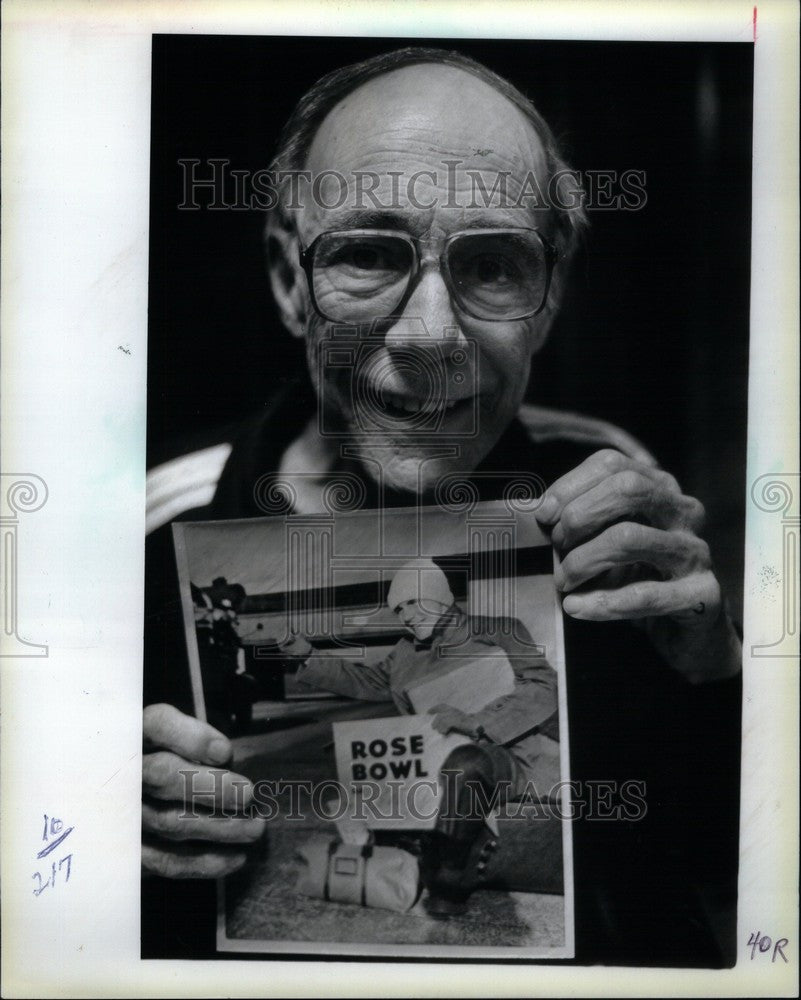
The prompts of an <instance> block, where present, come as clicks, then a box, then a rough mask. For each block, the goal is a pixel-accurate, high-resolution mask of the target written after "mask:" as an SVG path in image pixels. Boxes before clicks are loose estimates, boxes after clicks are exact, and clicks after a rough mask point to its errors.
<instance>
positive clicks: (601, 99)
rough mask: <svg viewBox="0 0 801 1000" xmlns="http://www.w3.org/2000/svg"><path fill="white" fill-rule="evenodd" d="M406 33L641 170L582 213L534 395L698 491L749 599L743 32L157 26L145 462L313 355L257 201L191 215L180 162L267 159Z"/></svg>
mask: <svg viewBox="0 0 801 1000" xmlns="http://www.w3.org/2000/svg"><path fill="white" fill-rule="evenodd" d="M405 44H422V45H426V44H431V45H435V46H439V47H443V48H451V49H458V50H459V51H462V52H464V53H466V54H468V55H471V56H473V57H475V58H477V59H478V60H480V61H481V62H484V63H485V64H486V65H487V66H489V67H490V68H491V69H494V70H495V71H496V72H498V73H500V74H501V75H502V76H505V77H507V78H508V79H509V80H511V81H512V82H513V83H514V84H516V85H517V86H518V87H519V88H520V89H521V90H522V91H523V92H524V93H526V94H527V95H528V96H530V97H531V98H532V99H533V100H534V103H535V104H536V105H537V107H538V108H539V110H540V111H541V112H542V113H543V115H544V116H545V118H546V120H547V121H548V122H549V123H550V125H551V127H552V128H553V130H554V132H555V133H556V135H557V136H558V137H559V138H560V140H561V141H562V143H563V147H564V149H565V153H566V158H567V160H568V162H569V163H570V165H571V166H573V167H574V168H576V169H578V170H582V171H586V170H617V171H621V172H622V171H624V170H630V169H633V170H643V171H645V173H646V177H647V180H646V192H647V196H648V200H647V204H646V205H645V207H644V208H642V209H641V210H639V211H635V212H622V211H606V212H602V211H593V212H591V213H590V215H591V230H590V233H589V235H588V237H587V239H586V243H585V247H584V248H583V250H582V252H581V254H580V257H579V259H578V261H577V264H576V267H575V271H574V275H573V281H572V285H571V289H570V292H569V294H568V296H567V300H566V302H565V305H564V308H563V311H562V314H561V315H560V317H559V318H558V320H557V322H556V324H555V326H554V328H553V331H552V334H551V337H550V340H549V342H548V344H547V345H546V347H545V348H544V349H543V351H542V352H541V353H540V354H538V355H537V356H535V359H534V364H533V367H532V380H531V386H530V389H529V399H530V400H531V401H534V402H537V403H540V404H543V405H552V406H558V407H561V408H564V409H569V410H575V411H579V412H583V413H587V414H590V415H593V416H597V417H602V418H604V419H607V420H610V421H612V422H614V423H616V424H619V425H620V426H622V427H624V428H625V429H626V430H628V431H629V432H630V433H632V434H634V435H635V436H636V437H638V438H639V439H640V440H641V441H642V442H643V443H644V444H646V445H647V446H648V447H649V448H650V449H651V450H652V451H653V452H654V453H655V454H656V455H657V457H658V458H659V459H660V461H661V463H662V464H663V465H664V467H666V468H668V469H669V470H670V471H672V472H673V473H674V474H675V475H676V476H677V478H678V479H679V481H680V483H681V484H682V486H683V488H684V489H685V491H686V492H688V493H692V494H694V495H695V496H698V497H699V498H700V499H701V500H702V501H703V503H704V504H705V505H706V507H707V510H708V513H709V521H710V524H709V528H708V537H709V540H710V543H711V544H712V547H713V552H714V554H715V556H716V559H717V562H718V568H719V572H720V575H721V577H722V578H723V580H724V583H725V584H726V587H727V590H728V592H729V594H730V597H731V599H732V603H733V605H734V610H735V613H739V611H740V607H741V590H742V562H743V523H744V498H745V458H746V393H747V371H748V311H749V283H750V226H751V216H750V207H751V188H750V184H751V115H752V80H753V47H752V46H751V45H750V44H732V43H662V42H659V43H645V42H642V43H641V42H557V41H549V42H540V41H526V40H514V41H482V40H470V41H464V40H453V41H451V40H444V39H431V40H424V39H408V40H406V39H400V38H393V39H364V38H294V37H237V36H182V35H161V36H154V40H153V91H152V93H153V118H152V146H151V163H152V172H151V183H152V188H151V217H150V239H151V255H150V299H149V324H150V326H149V358H148V458H149V463H150V464H151V465H153V464H157V463H158V462H160V461H163V460H165V459H166V458H169V457H171V456H173V455H175V454H178V453H180V452H181V451H182V450H184V449H186V448H187V447H189V446H192V445H195V444H198V445H199V444H208V443H213V442H214V440H215V439H218V440H221V439H222V436H221V435H222V434H223V433H224V431H223V430H222V428H224V427H225V426H226V425H231V424H232V423H235V422H236V421H237V420H239V419H241V418H242V417H244V416H246V415H248V414H250V413H252V412H253V411H254V410H257V409H258V408H259V407H260V406H261V405H262V403H263V402H264V400H266V399H268V398H269V397H270V396H271V395H272V392H273V390H274V388H275V387H276V386H277V385H278V384H279V383H280V381H281V380H283V379H286V378H287V377H289V376H290V375H291V374H292V373H295V372H297V371H298V368H299V367H300V366H302V365H303V364H304V360H303V356H302V352H301V348H300V345H299V344H298V342H297V341H295V340H293V339H292V338H291V337H290V336H289V335H288V334H287V333H285V332H284V331H283V329H282V328H281V326H280V323H279V321H278V318H277V313H276V310H275V307H274V306H273V304H272V301H271V297H270V291H269V287H268V283H267V278H266V274H265V271H264V266H263V262H262V248H261V229H262V226H263V216H262V214H261V213H260V212H258V211H218V212H215V211H209V210H207V209H205V208H204V209H201V210H199V211H195V212H192V211H186V210H179V208H178V206H179V204H180V203H181V200H182V197H183V195H182V183H181V181H182V171H181V168H180V167H179V164H178V160H179V159H183V158H191V157H194V158H198V159H200V160H201V161H206V160H208V159H209V158H211V157H215V156H216V157H221V158H226V159H228V160H229V161H230V163H231V168H232V169H248V170H251V171H256V170H259V169H263V168H267V167H268V166H269V163H270V159H271V157H272V153H273V151H274V147H275V143H276V139H277V136H278V132H279V130H280V128H281V127H282V125H283V124H284V122H285V121H286V119H287V118H288V116H289V114H290V112H291V110H292V108H293V106H294V104H295V103H296V101H297V100H298V98H299V97H300V95H301V94H302V93H303V92H304V91H305V90H306V89H308V87H309V86H311V84H313V83H314V82H315V81H316V80H317V79H318V78H319V77H320V76H321V75H322V74H323V73H325V72H327V71H329V70H330V69H333V68H336V67H339V66H343V65H345V64H347V63H351V62H355V61H359V60H361V59H365V58H368V57H369V56H371V55H374V54H376V53H378V52H383V51H387V50H390V49H393V48H396V47H400V46H401V45H405ZM199 200H201V199H199Z"/></svg>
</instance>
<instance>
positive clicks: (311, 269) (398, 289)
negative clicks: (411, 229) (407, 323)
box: [300, 228, 557, 324]
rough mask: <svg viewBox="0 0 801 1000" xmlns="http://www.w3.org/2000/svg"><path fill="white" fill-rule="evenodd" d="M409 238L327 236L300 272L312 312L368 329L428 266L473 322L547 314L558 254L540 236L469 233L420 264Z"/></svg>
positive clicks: (367, 232) (371, 232)
mask: <svg viewBox="0 0 801 1000" xmlns="http://www.w3.org/2000/svg"><path fill="white" fill-rule="evenodd" d="M421 242H422V241H421V240H418V239H416V238H415V237H413V236H409V235H408V234H407V233H398V232H392V231H389V232H387V231H384V230H379V229H349V230H345V231H342V232H329V233H322V234H321V235H320V236H318V237H317V238H316V239H315V240H314V242H313V243H312V244H311V245H310V246H309V247H308V248H307V249H305V250H303V249H301V251H300V264H301V267H302V268H303V270H304V272H305V274H306V280H307V281H308V283H309V292H310V294H311V299H312V304H313V305H314V308H315V309H316V310H317V312H318V313H319V314H320V315H321V316H322V317H323V318H325V319H327V320H329V321H331V322H334V323H353V324H357V323H367V322H371V321H373V320H376V319H384V318H386V317H388V316H391V315H393V314H395V313H396V312H397V311H398V310H400V309H401V308H402V307H403V305H404V304H405V302H406V300H407V299H408V298H409V296H410V295H411V293H412V290H413V289H414V287H415V285H416V284H417V281H418V279H419V276H420V273H421V271H422V269H423V265H424V264H431V265H433V266H435V267H437V268H438V270H439V271H440V273H441V274H442V277H443V279H444V281H445V285H446V287H447V288H448V291H449V293H450V295H451V298H452V300H453V302H454V303H455V304H456V306H457V307H458V308H459V309H460V310H462V311H463V312H465V313H466V314H467V315H468V316H472V317H473V318H474V319H481V320H487V321H489V322H494V323H500V322H509V321H510V320H518V319H526V318H528V317H529V316H536V314H537V313H539V312H541V311H542V309H543V307H544V306H545V302H546V300H547V298H548V289H549V287H550V283H551V273H552V271H553V267H554V264H555V263H556V260H557V253H556V250H555V249H554V247H553V246H552V245H551V244H550V243H549V242H548V240H547V239H546V238H545V237H544V236H542V235H541V234H540V233H539V232H538V231H537V230H536V229H522V228H521V229H471V230H467V231H465V232H459V233H453V234H452V235H451V236H449V237H447V238H446V239H445V240H444V241H442V244H441V246H442V250H441V253H440V254H439V257H437V256H434V255H432V256H428V257H426V258H425V259H423V258H421V252H420V244H421Z"/></svg>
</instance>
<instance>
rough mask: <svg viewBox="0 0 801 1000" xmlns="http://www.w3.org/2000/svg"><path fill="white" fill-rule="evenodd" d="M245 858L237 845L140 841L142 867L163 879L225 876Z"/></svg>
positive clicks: (237, 867) (239, 866) (238, 866)
mask: <svg viewBox="0 0 801 1000" xmlns="http://www.w3.org/2000/svg"><path fill="white" fill-rule="evenodd" d="M247 859H248V856H247V854H246V853H245V851H244V850H242V849H241V848H237V847H209V846H208V845H207V844H191V843H187V844H168V845H166V844H156V843H150V842H148V841H145V842H144V843H143V844H142V868H143V869H144V870H145V872H147V873H148V874H150V875H160V876H161V877H162V878H224V877H225V876H226V875H231V874H232V873H233V872H235V871H239V869H240V868H242V867H243V866H244V864H245V863H246V861H247Z"/></svg>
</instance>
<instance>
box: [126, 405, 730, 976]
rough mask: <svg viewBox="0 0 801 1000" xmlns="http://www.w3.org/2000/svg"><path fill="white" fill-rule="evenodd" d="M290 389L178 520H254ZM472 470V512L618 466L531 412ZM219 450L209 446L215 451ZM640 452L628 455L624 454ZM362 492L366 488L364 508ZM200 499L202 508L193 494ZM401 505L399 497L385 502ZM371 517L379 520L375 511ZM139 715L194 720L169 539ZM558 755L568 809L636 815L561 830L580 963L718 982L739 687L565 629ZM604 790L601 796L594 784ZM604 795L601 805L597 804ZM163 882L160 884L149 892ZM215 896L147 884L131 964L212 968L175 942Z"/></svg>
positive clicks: (156, 538)
mask: <svg viewBox="0 0 801 1000" xmlns="http://www.w3.org/2000/svg"><path fill="white" fill-rule="evenodd" d="M307 400H308V404H307V405H306V406H304V405H303V396H302V394H299V390H298V389H297V387H294V386H293V387H290V388H289V389H287V390H286V391H285V392H284V393H282V394H279V396H278V397H277V398H276V399H275V400H274V401H273V403H272V404H271V405H270V406H269V407H267V408H266V409H265V411H264V412H262V413H261V414H259V415H258V416H257V417H256V418H254V419H253V420H252V421H251V422H249V423H248V424H247V425H245V426H244V427H243V428H242V429H241V431H240V433H239V435H238V436H237V438H236V439H235V440H229V442H228V444H227V445H226V447H225V448H224V449H223V452H219V451H218V452H217V453H215V454H216V455H217V457H218V458H219V456H220V454H223V455H224V456H227V457H226V461H225V465H224V468H223V469H222V474H221V475H220V476H219V479H218V480H216V481H215V483H214V484H213V485H212V486H211V487H209V488H208V496H209V499H208V501H207V503H206V505H205V506H203V507H201V508H198V509H194V510H189V511H186V512H185V513H183V514H181V515H180V516H181V517H182V518H184V519H207V518H224V517H253V516H259V515H260V514H262V513H263V511H261V510H260V509H259V506H258V503H257V502H256V499H255V498H254V484H255V483H256V481H257V480H258V479H259V477H260V476H262V475H264V474H265V473H269V472H275V471H276V470H277V469H278V464H279V461H280V458H281V455H282V453H283V450H284V449H285V447H286V446H287V444H288V443H289V442H290V441H292V440H294V438H295V437H296V436H297V435H298V434H299V433H300V431H301V430H302V428H303V426H304V424H305V422H306V420H307V419H308V415H309V413H310V412H313V410H312V409H311V407H312V406H313V405H314V403H313V400H312V399H311V397H307ZM521 417H522V419H521V420H519V421H516V422H515V423H513V424H512V425H511V426H510V427H509V429H508V430H507V432H506V433H505V434H504V436H503V437H502V439H501V440H500V441H499V443H498V445H497V446H496V448H495V449H494V451H493V452H492V453H491V455H490V456H489V457H488V458H487V460H486V461H485V462H484V463H483V464H482V466H481V468H480V470H479V471H480V472H481V473H482V475H481V476H478V477H476V479H475V485H476V488H477V490H478V492H479V495H480V497H481V499H495V498H497V497H498V496H500V495H501V491H502V489H503V484H504V482H505V481H508V473H507V472H506V471H505V470H508V469H515V470H521V471H524V470H525V471H530V472H532V473H534V474H536V475H537V476H539V477H540V478H541V479H542V480H543V481H544V482H545V483H546V484H549V483H551V482H553V481H554V480H555V479H557V478H558V477H559V476H561V475H563V474H564V473H565V472H567V471H569V470H570V469H572V468H574V467H575V466H577V465H578V464H579V463H580V462H581V461H583V460H584V459H585V458H587V457H588V455H589V454H591V453H592V452H593V451H595V450H597V448H600V447H604V446H609V445H610V444H611V445H613V446H616V447H619V448H621V450H625V449H626V448H627V446H628V445H627V441H630V440H631V439H627V438H626V436H625V435H622V434H620V432H617V434H618V436H616V435H615V433H611V429H610V434H609V435H608V436H607V439H606V440H604V437H605V430H606V428H605V426H604V425H601V424H598V423H595V422H592V421H588V422H586V425H584V426H581V425H579V424H577V423H576V421H575V420H572V419H571V418H567V419H566V420H565V421H562V422H560V420H559V418H558V415H553V414H552V415H549V414H548V413H546V412H544V411H535V410H529V411H527V412H525V413H523V414H521ZM213 443H214V444H216V445H217V446H218V448H219V446H220V444H221V442H213ZM635 447H636V445H635ZM370 490H371V486H370V484H369V483H365V491H366V493H367V497H368V500H367V502H366V503H365V506H370V505H371V504H370V502H369V498H370ZM194 495H196V496H198V495H201V494H200V493H198V492H197V491H196V492H195V494H194ZM385 502H386V503H388V504H390V505H391V504H393V503H397V504H398V505H404V506H407V505H409V503H410V502H411V501H410V498H409V497H408V496H398V497H385ZM373 505H375V504H373ZM146 622H147V628H146V637H145V650H146V661H145V700H146V702H150V701H157V700H168V701H171V702H173V703H174V704H176V705H178V707H179V708H183V710H185V711H191V696H190V688H189V683H188V677H189V674H188V670H187V669H186V666H185V664H186V652H185V649H184V636H183V629H182V624H181V612H180V601H179V598H178V590H177V580H176V572H175V561H174V555H173V551H172V540H171V537H170V535H169V529H168V526H166V525H165V526H164V527H162V528H159V529H158V530H157V531H155V532H154V533H153V534H152V535H151V537H150V539H149V541H148V551H147V556H146ZM564 632H565V659H566V678H567V692H566V695H567V712H568V726H569V755H570V773H571V780H572V781H573V783H574V794H573V800H574V802H575V801H576V800H577V799H582V800H583V801H584V802H585V803H586V802H589V801H590V800H591V799H592V798H593V796H594V795H597V794H598V793H599V789H602V788H612V789H615V790H616V791H613V793H612V798H611V800H608V801H609V802H611V804H610V808H614V807H615V804H616V803H617V805H618V806H619V805H621V800H620V788H621V786H623V785H624V784H625V783H627V782H632V781H637V782H641V783H642V786H643V787H644V789H645V795H644V797H645V801H646V805H647V812H646V814H645V816H644V817H642V818H640V819H639V820H638V821H636V822H628V821H626V820H625V819H622V820H619V821H617V822H609V820H608V819H606V820H604V819H600V818H596V815H597V810H596V814H593V811H592V810H590V809H586V810H585V811H584V813H583V815H582V816H581V817H579V818H577V819H575V820H574V821H573V870H574V885H575V932H576V933H575V941H576V959H575V961H576V963H579V964H589V963H596V962H602V963H605V964H622V965H627V964H631V965H651V966H677V967H692V966H698V967H720V966H723V965H727V964H732V963H733V961H734V954H735V952H734V946H735V939H734V934H735V925H734V922H733V916H734V914H735V913H736V878H737V859H738V822H739V816H738V813H739V768H740V699H741V680H740V678H739V677H736V678H734V679H731V680H726V681H716V682H712V683H708V684H703V685H696V686H693V685H691V684H689V683H688V682H687V681H685V680H684V679H683V678H682V677H680V676H678V675H677V674H676V673H675V672H674V671H673V670H672V669H671V668H670V667H669V666H668V665H667V664H665V663H664V662H663V661H662V660H661V659H660V657H659V655H658V654H657V653H656V652H655V651H654V649H653V647H652V646H651V645H650V643H649V642H648V640H647V638H646V636H645V635H644V633H643V632H642V631H640V630H638V629H635V628H633V627H631V625H630V624H629V623H627V622H603V623H596V622H582V621H577V620H575V619H572V618H569V617H565V619H564ZM599 783H601V784H599ZM604 794H606V793H604ZM154 881H160V880H154ZM213 888H214V887H213V886H207V885H202V884H199V883H192V884H186V885H184V886H182V887H175V886H171V887H166V886H165V885H164V884H162V885H161V886H158V885H153V884H151V885H150V886H149V887H148V889H147V891H146V892H145V895H144V897H143V956H156V955H163V956H165V957H190V956H194V957H200V956H203V955H212V954H213V953H214V922H213V919H210V922H209V926H208V928H207V929H206V931H205V932H204V933H199V927H198V924H197V922H196V921H193V922H192V923H191V925H190V926H188V927H186V926H184V927H182V926H181V917H182V915H183V913H184V912H185V910H186V908H187V907H192V906H195V905H200V903H199V902H198V901H199V900H204V899H205V903H203V905H204V906H208V912H209V914H210V915H211V914H213V912H214V892H213Z"/></svg>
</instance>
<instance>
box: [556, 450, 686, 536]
mask: <svg viewBox="0 0 801 1000" xmlns="http://www.w3.org/2000/svg"><path fill="white" fill-rule="evenodd" d="M703 516H704V511H703V507H702V505H701V504H700V503H699V501H698V500H696V499H695V498H694V497H687V496H684V495H683V494H682V493H681V492H680V491H679V489H678V486H677V484H676V482H675V480H674V479H673V477H672V476H669V475H668V474H667V473H663V472H659V471H658V470H655V469H648V470H647V471H646V472H643V471H641V470H640V469H625V470H623V471H622V472H616V473H614V474H613V475H611V476H608V477H607V478H606V479H603V480H602V481H601V482H599V483H597V484H596V485H595V486H592V487H591V488H590V489H588V490H586V491H585V492H584V493H581V494H580V495H578V496H576V497H574V498H573V499H571V500H569V501H568V502H567V503H565V505H564V506H563V507H562V510H561V513H560V515H559V519H558V521H556V523H555V524H554V527H553V531H552V532H551V540H552V541H553V543H554V545H556V546H557V547H558V548H561V549H571V548H573V546H574V545H578V544H579V543H580V542H582V541H584V540H585V539H587V538H591V537H592V536H593V535H595V534H597V533H598V532H599V531H602V530H603V529H604V528H606V527H607V526H608V525H610V524H614V523H615V522H616V521H620V520H626V521H642V522H643V523H645V524H650V525H652V526H653V527H654V528H663V529H665V530H682V531H698V530H699V529H700V527H701V525H702V522H703Z"/></svg>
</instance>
